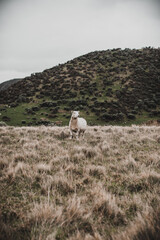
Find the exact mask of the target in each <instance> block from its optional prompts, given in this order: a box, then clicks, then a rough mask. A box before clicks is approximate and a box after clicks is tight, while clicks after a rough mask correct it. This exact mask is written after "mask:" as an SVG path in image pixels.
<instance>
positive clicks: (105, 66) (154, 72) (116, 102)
mask: <svg viewBox="0 0 160 240" xmlns="http://www.w3.org/2000/svg"><path fill="white" fill-rule="evenodd" d="M159 59H160V51H159V49H151V48H145V49H141V50H135V49H133V50H130V49H128V50H127V49H125V50H121V49H113V50H107V51H97V52H92V53H89V54H86V55H84V56H81V57H78V58H75V59H73V60H71V61H69V62H67V63H65V64H60V65H59V66H56V67H53V68H51V69H47V70H45V71H43V72H42V73H36V74H32V75H31V76H30V77H26V78H25V79H23V80H22V81H20V82H19V83H17V84H16V85H14V86H13V87H11V88H9V89H8V91H6V92H4V93H2V94H1V95H4V96H0V102H1V103H8V105H10V104H11V105H12V104H13V103H18V104H19V106H17V107H14V108H9V107H6V110H4V111H1V109H2V108H4V105H5V104H3V105H0V112H1V115H0V121H4V120H3V118H4V117H5V116H7V117H9V119H10V120H8V122H7V124H8V125H14V126H22V125H28V124H29V123H31V125H36V121H38V120H39V119H40V118H45V119H46V120H49V121H50V122H56V121H62V125H66V124H67V123H68V118H69V116H70V111H71V110H76V108H77V110H80V111H81V113H82V116H84V117H85V118H86V119H87V121H88V122H89V124H90V125H106V124H119V125H131V124H132V123H137V124H140V123H143V122H145V121H148V120H150V119H152V117H151V116H154V117H153V119H158V118H159V117H160V107H159V106H160V95H159V91H158V89H159V87H160V80H159V71H160V70H159V69H160V65H159ZM23 98H25V100H24V99H23ZM22 99H23V100H22ZM78 100H84V102H85V104H84V105H83V104H82V105H81V104H80V103H77V101H78ZM23 101H24V102H23ZM25 101H26V102H27V101H28V103H25ZM43 101H52V102H54V103H56V106H57V107H58V109H59V111H58V112H57V113H56V114H55V115H56V116H53V115H52V116H50V117H48V115H46V114H49V115H51V114H50V113H51V112H52V110H54V107H51V108H44V107H41V108H40V110H39V111H38V112H34V114H33V115H28V114H26V111H25V108H31V107H33V106H38V107H39V106H40V104H41V103H42V102H43ZM66 107H67V110H66V111H65V112H63V113H62V111H64V109H65V108H66ZM152 111H154V112H157V115H156V114H155V115H154V114H152ZM42 113H43V115H41V114H42ZM105 113H107V114H109V115H112V120H111V119H110V118H109V117H106V116H104V114H105ZM119 113H120V114H122V115H123V117H122V118H120V119H119V118H118V117H116V116H115V115H117V114H119ZM129 115H132V117H133V118H132V119H133V120H131V118H129V117H128V116H129ZM155 116H156V117H155ZM32 118H36V119H37V120H33V119H32ZM22 120H25V121H26V124H22Z"/></svg>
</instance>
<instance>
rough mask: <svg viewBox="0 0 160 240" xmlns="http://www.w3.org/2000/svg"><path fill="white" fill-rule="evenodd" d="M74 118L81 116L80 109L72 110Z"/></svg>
mask: <svg viewBox="0 0 160 240" xmlns="http://www.w3.org/2000/svg"><path fill="white" fill-rule="evenodd" d="M71 113H72V118H75V119H76V118H78V117H79V111H72V112H71Z"/></svg>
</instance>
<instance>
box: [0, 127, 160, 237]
mask: <svg viewBox="0 0 160 240" xmlns="http://www.w3.org/2000/svg"><path fill="white" fill-rule="evenodd" d="M159 135H160V127H155V126H150V127H147V126H135V125H133V126H132V127H116V126H106V127H100V126H95V127H88V129H87V132H86V134H85V138H84V139H79V140H75V139H73V140H69V129H68V127H43V126H42V127H22V128H18V127H0V149H1V151H0V239H6V240H7V239H10V240H12V239H17V240H19V239H24V240H27V239H32V240H41V239H42V240H43V239H47V240H53V239H56V240H64V239H70V240H73V239H74V240H75V239H76V240H81V239H85V240H91V239H92V240H102V239H110V240H117V239H122V240H125V239H127V240H133V239H134V240H140V239H141V240H143V239H148V240H149V239H157V240H158V236H159V235H160V219H159V213H160V211H159V209H160V205H159V202H160V192H159V187H160V168H159V167H160V141H159Z"/></svg>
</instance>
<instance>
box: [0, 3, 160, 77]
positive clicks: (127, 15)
mask: <svg viewBox="0 0 160 240" xmlns="http://www.w3.org/2000/svg"><path fill="white" fill-rule="evenodd" d="M2 3H3V4H2ZM0 4H2V5H1V6H2V7H1V8H0V33H1V38H0V52H1V56H0V71H5V72H6V71H7V70H8V72H9V71H11V72H13V71H19V72H23V71H24V72H30V73H32V72H36V71H42V70H44V69H45V68H49V67H53V66H54V65H57V64H59V63H63V62H65V61H67V60H70V59H72V58H74V57H77V56H79V55H82V54H85V53H87V52H90V51H95V50H102V49H108V48H115V47H121V48H125V47H129V48H141V47H145V46H153V47H158V46H159V43H160V32H159V25H160V16H159V15H158V14H156V13H157V11H158V9H159V8H158V6H159V1H157V0H152V1H151V0H139V1H138V0H135V1H130V0H112V1H107V0H106V1H105V0H68V1H66V0H28V1H25V0H6V2H5V3H4V2H3V1H0ZM15 77H16V76H15ZM4 80H7V79H4ZM0 81H3V79H0Z"/></svg>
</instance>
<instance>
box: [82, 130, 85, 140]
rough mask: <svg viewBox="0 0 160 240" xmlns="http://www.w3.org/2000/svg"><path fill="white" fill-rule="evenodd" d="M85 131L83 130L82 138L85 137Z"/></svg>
mask: <svg viewBox="0 0 160 240" xmlns="http://www.w3.org/2000/svg"><path fill="white" fill-rule="evenodd" d="M84 133H85V131H82V138H83V139H84Z"/></svg>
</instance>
